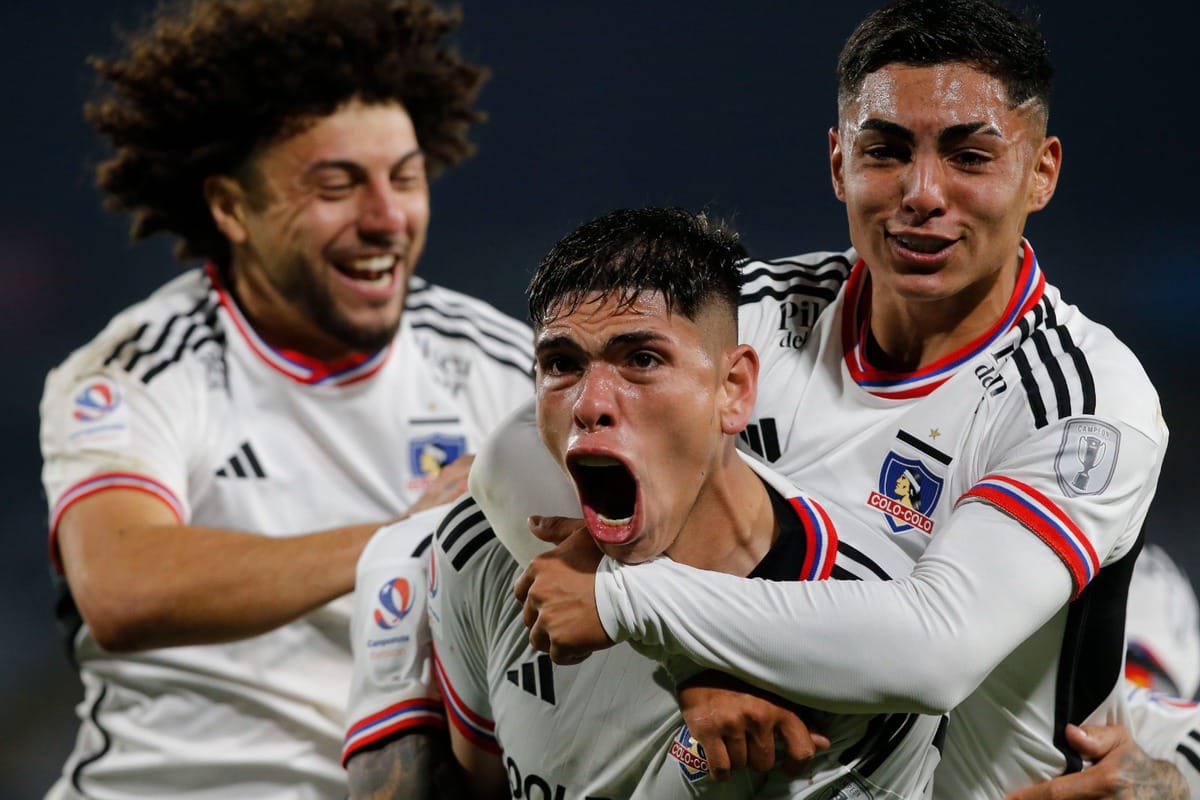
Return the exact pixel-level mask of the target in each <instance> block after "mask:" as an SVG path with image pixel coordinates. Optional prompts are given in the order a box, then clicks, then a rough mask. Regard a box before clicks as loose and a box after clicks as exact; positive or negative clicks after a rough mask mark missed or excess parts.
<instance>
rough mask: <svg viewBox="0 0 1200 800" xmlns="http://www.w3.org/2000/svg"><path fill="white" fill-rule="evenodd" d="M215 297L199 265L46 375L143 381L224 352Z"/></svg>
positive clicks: (119, 316)
mask: <svg viewBox="0 0 1200 800" xmlns="http://www.w3.org/2000/svg"><path fill="white" fill-rule="evenodd" d="M219 308H220V299H219V297H218V295H217V293H216V291H215V290H214V289H213V286H212V283H211V282H210V281H209V279H208V278H207V276H206V275H205V274H204V273H203V271H201V270H191V271H188V272H186V273H184V274H183V275H180V276H179V277H177V278H176V279H174V280H172V281H171V282H169V283H167V284H166V285H164V286H162V287H161V288H160V289H158V290H157V291H156V292H154V293H153V294H152V295H150V296H149V297H148V298H146V299H145V300H142V301H141V302H139V303H136V304H134V305H132V306H130V307H129V308H127V309H125V310H124V311H122V312H120V313H119V314H117V315H116V316H115V317H113V319H112V321H111V322H109V324H108V325H107V326H105V328H104V330H102V331H101V332H100V333H99V334H98V335H97V336H96V337H95V338H93V339H92V340H91V341H90V342H88V343H87V344H85V345H84V346H82V347H80V348H79V349H77V350H75V351H74V352H73V353H72V354H71V355H70V356H69V357H68V358H67V359H66V360H65V361H64V362H63V363H62V364H61V365H59V366H58V367H57V368H56V369H55V370H54V371H53V372H52V373H51V374H52V376H54V375H59V376H61V378H62V379H64V380H75V379H78V378H81V377H85V376H87V375H91V374H104V375H108V376H110V377H112V378H114V379H119V380H122V381H131V382H136V383H140V384H142V385H144V386H150V385H152V384H155V383H158V382H161V381H162V379H163V376H164V375H167V374H169V373H172V372H177V371H179V369H180V366H179V365H181V364H182V365H185V366H184V367H183V369H185V370H186V369H187V368H188V367H189V366H193V367H194V366H196V365H197V364H202V363H204V362H205V361H206V360H207V359H208V358H209V357H210V356H216V357H223V353H224V347H225V333H224V329H223V325H222V324H221V322H220V319H219V316H218V310H219Z"/></svg>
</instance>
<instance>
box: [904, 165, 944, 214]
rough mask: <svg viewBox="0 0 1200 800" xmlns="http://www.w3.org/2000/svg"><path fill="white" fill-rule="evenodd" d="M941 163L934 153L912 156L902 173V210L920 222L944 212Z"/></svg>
mask: <svg viewBox="0 0 1200 800" xmlns="http://www.w3.org/2000/svg"><path fill="white" fill-rule="evenodd" d="M944 177H945V176H944V173H943V165H942V161H941V159H940V158H938V157H937V156H935V155H932V154H930V155H919V156H917V157H914V158H913V160H912V162H911V163H910V164H909V167H908V169H907V170H905V173H904V181H903V192H904V210H905V211H906V212H908V213H909V214H911V215H912V216H913V217H915V218H916V219H915V221H916V222H922V221H924V220H927V219H929V218H931V217H940V216H941V215H943V214H945V213H946V198H945V188H944V186H943V184H942V181H943V178H944Z"/></svg>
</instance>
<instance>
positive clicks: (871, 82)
mask: <svg viewBox="0 0 1200 800" xmlns="http://www.w3.org/2000/svg"><path fill="white" fill-rule="evenodd" d="M1015 112H1016V109H1013V108H1012V106H1011V105H1010V104H1009V102H1008V92H1007V91H1006V90H1005V88H1004V84H1003V83H1002V82H1001V81H1000V80H999V79H997V78H994V77H992V76H991V75H988V74H986V73H984V72H981V71H980V70H978V69H976V68H974V67H971V66H969V65H967V64H961V63H950V64H936V65H932V66H909V65H905V64H888V65H887V66H884V67H881V68H880V69H878V70H876V71H874V72H872V73H870V74H869V75H867V76H866V78H864V79H863V83H862V86H861V87H860V89H859V91H858V94H857V95H856V96H855V97H853V98H851V99H850V101H849V102H847V103H846V104H845V105H843V107H842V108H841V116H842V122H843V123H849V124H851V125H855V126H857V125H861V123H862V122H863V121H865V120H868V119H883V120H888V121H891V122H897V123H899V124H901V125H904V126H905V127H908V128H914V127H915V126H916V125H917V124H919V123H920V122H922V121H929V122H930V123H932V124H934V125H936V126H937V127H939V128H942V127H947V126H950V125H963V124H969V123H975V122H986V123H990V124H993V125H998V124H999V123H1000V122H1001V121H1002V120H1003V119H1004V118H1005V117H1007V116H1011V115H1013V114H1014V113H1015Z"/></svg>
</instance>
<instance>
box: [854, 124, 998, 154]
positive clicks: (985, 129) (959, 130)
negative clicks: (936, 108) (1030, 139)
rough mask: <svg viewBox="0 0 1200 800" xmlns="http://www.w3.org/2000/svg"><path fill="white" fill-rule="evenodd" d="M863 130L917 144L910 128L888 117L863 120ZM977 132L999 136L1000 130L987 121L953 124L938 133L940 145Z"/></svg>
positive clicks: (861, 126) (943, 145)
mask: <svg viewBox="0 0 1200 800" xmlns="http://www.w3.org/2000/svg"><path fill="white" fill-rule="evenodd" d="M859 130H861V131H878V132H879V133H882V134H884V135H886V136H892V137H895V138H897V139H900V140H902V141H904V142H905V143H907V144H916V141H917V138H916V136H915V135H914V134H913V132H912V131H910V130H909V129H908V128H906V127H904V126H903V125H897V124H896V123H895V122H889V121H888V120H886V119H878V118H876V117H872V118H871V119H868V120H866V121H865V122H863V124H862V125H860V126H859ZM976 133H982V134H983V135H985V136H999V135H1000V131H998V130H996V128H995V127H994V126H992V125H989V124H988V123H986V122H964V123H962V124H961V125H951V126H950V127H948V128H945V129H943V130H942V132H941V133H939V134H938V146H940V147H945V146H946V145H948V144H950V143H951V142H957V141H959V140H961V139H965V138H967V137H968V136H972V135H974V134H976Z"/></svg>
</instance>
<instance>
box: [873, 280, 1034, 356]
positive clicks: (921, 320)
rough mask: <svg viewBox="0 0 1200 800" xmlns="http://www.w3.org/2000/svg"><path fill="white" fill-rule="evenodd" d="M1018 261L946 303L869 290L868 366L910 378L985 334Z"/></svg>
mask: <svg viewBox="0 0 1200 800" xmlns="http://www.w3.org/2000/svg"><path fill="white" fill-rule="evenodd" d="M1020 264H1021V262H1020V259H1019V258H1018V259H1016V260H1015V261H1014V262H1012V263H1011V264H1010V265H1008V266H1006V267H1005V268H1004V269H1001V270H998V271H997V272H995V273H994V274H993V275H989V276H987V277H986V278H984V279H982V280H979V281H977V282H976V283H974V284H972V285H970V286H968V287H966V288H965V289H962V290H961V291H959V292H957V293H955V294H953V295H952V296H950V297H945V298H937V299H929V298H911V297H906V296H903V295H901V294H899V293H896V292H889V291H887V289H886V288H884V287H883V286H881V285H880V284H877V283H874V282H873V283H872V286H871V306H870V320H869V323H868V326H867V333H868V335H867V339H866V341H865V342H863V346H864V347H865V348H866V356H867V360H868V361H869V362H870V363H871V365H872V366H874V367H877V368H879V369H884V370H887V371H889V372H915V371H917V370H919V369H922V368H923V367H927V366H929V365H930V364H933V363H934V362H936V361H938V360H940V359H942V358H945V357H946V356H948V355H950V354H951V353H953V352H954V351H956V350H958V349H960V348H962V347H965V346H966V345H968V344H970V343H971V342H973V341H975V340H976V339H978V338H979V337H980V336H983V335H984V334H985V333H987V332H988V331H989V330H990V329H991V328H992V326H993V325H995V324H996V322H997V321H998V320H999V319H1000V318H1001V317H1002V316H1003V315H1004V310H1005V308H1007V306H1008V303H1009V300H1010V299H1011V298H1012V293H1013V291H1014V290H1015V287H1016V281H1017V274H1018V273H1019V271H1020Z"/></svg>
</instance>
